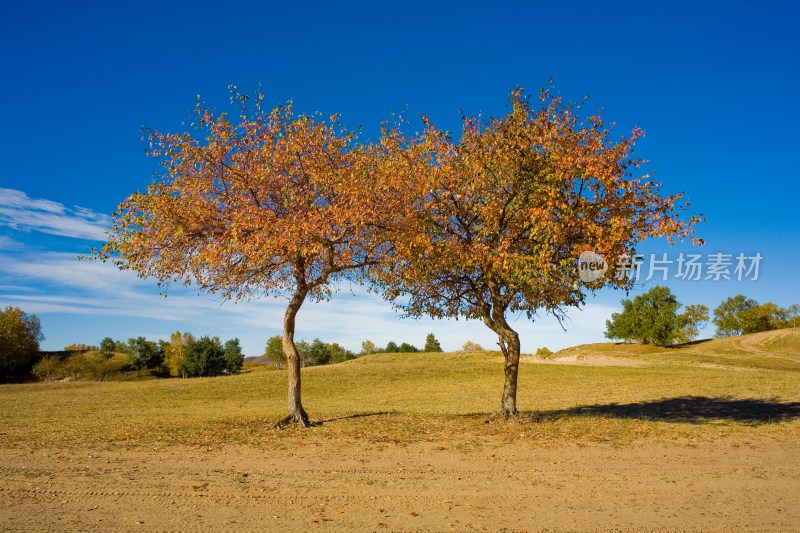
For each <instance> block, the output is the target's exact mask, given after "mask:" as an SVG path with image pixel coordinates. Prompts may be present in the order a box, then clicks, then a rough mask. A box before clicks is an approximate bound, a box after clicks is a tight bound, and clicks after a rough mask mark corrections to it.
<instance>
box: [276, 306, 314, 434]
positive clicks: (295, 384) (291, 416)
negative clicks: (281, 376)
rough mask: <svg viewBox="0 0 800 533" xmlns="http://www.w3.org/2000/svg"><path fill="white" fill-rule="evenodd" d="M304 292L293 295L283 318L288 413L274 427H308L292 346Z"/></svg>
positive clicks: (297, 361)
mask: <svg viewBox="0 0 800 533" xmlns="http://www.w3.org/2000/svg"><path fill="white" fill-rule="evenodd" d="M305 297H306V295H305V292H302V291H298V292H296V293H295V294H294V296H293V297H292V299H291V301H290V302H289V306H288V307H287V308H286V314H285V315H284V318H283V339H282V346H283V353H284V354H286V368H287V370H288V374H289V395H288V400H289V401H288V413H287V415H286V418H284V419H282V420H280V421H278V422H277V423H276V424H275V426H276V427H283V426H286V425H289V424H298V425H301V426H303V427H308V426H309V425H310V422H309V419H308V414H307V413H306V410H305V409H303V402H302V396H301V387H300V354H298V353H297V347H296V346H295V345H294V322H295V317H296V316H297V312H298V311H299V310H300V306H301V305H303V301H304V300H305Z"/></svg>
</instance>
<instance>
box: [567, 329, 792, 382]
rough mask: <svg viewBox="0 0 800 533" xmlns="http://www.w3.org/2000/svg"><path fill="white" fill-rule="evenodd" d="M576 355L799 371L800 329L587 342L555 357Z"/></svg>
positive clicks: (651, 361) (658, 362) (650, 361)
mask: <svg viewBox="0 0 800 533" xmlns="http://www.w3.org/2000/svg"><path fill="white" fill-rule="evenodd" d="M575 355H578V356H583V357H596V356H604V357H620V358H625V359H633V360H639V361H646V362H649V363H655V364H668V365H675V364H677V365H705V366H708V365H716V366H721V367H726V368H733V369H764V370H784V371H790V372H800V329H799V328H792V329H783V330H778V331H765V332H763V333H755V334H753V335H744V336H741V337H732V338H727V339H713V340H705V341H698V342H694V343H690V344H685V345H681V346H676V347H667V348H664V347H659V346H649V345H641V344H615V343H598V344H584V345H581V346H575V347H572V348H567V349H565V350H561V351H560V352H557V353H556V354H555V358H558V357H567V356H575Z"/></svg>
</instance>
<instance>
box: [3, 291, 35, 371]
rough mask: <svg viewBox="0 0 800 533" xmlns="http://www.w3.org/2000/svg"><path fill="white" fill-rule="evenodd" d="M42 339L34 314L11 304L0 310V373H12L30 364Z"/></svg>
mask: <svg viewBox="0 0 800 533" xmlns="http://www.w3.org/2000/svg"><path fill="white" fill-rule="evenodd" d="M43 339H44V335H42V325H41V323H40V322H39V317H37V316H36V315H30V314H28V313H26V312H25V311H23V310H22V309H20V308H19V307H11V306H7V307H6V308H5V309H4V310H3V311H0V373H2V374H6V373H12V372H14V371H15V370H17V369H19V368H22V367H26V366H28V365H30V364H31V363H32V362H33V360H34V358H35V357H36V354H37V352H38V351H39V342H40V341H42V340H43Z"/></svg>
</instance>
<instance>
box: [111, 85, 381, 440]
mask: <svg viewBox="0 0 800 533" xmlns="http://www.w3.org/2000/svg"><path fill="white" fill-rule="evenodd" d="M231 100H232V102H233V103H234V104H236V105H237V106H238V111H239V117H238V121H234V120H231V119H229V117H228V115H227V114H226V113H221V114H215V113H214V112H212V111H211V110H209V109H207V108H206V107H205V106H203V105H202V104H201V103H199V102H198V106H197V109H196V113H195V121H194V122H193V123H192V126H194V128H195V132H192V131H189V132H184V133H161V132H156V131H153V132H151V133H150V136H149V138H150V143H151V149H150V154H151V155H152V156H154V157H156V158H158V159H160V160H161V162H162V165H163V167H164V173H163V175H162V176H161V177H160V179H158V180H156V181H155V182H154V183H153V184H152V185H151V186H150V187H149V188H148V190H147V192H145V193H136V194H133V195H131V196H130V197H129V198H128V199H126V200H125V201H124V202H123V203H122V204H121V205H120V206H119V208H118V210H117V212H116V213H115V217H114V226H113V229H112V231H111V234H110V238H109V241H108V243H107V244H106V246H105V247H104V248H103V250H102V251H101V252H100V253H99V254H98V256H99V257H101V258H104V259H105V258H109V257H113V258H114V260H115V262H116V264H117V266H119V267H120V268H122V269H130V270H134V271H136V272H138V273H139V274H140V275H141V276H143V277H153V278H156V279H157V280H159V283H160V284H169V283H170V282H176V281H177V282H182V283H184V284H186V285H189V284H193V285H194V286H195V287H197V288H198V289H200V290H203V291H207V292H210V293H215V294H219V295H221V297H222V298H227V299H242V298H243V299H250V298H257V297H260V296H263V295H265V294H273V295H284V296H286V297H287V300H288V302H287V303H288V305H287V309H286V313H285V316H284V334H283V339H282V344H283V351H284V353H285V354H286V356H287V362H288V363H287V368H288V372H289V397H288V416H287V418H286V419H285V420H284V421H283V422H290V421H294V422H299V423H301V424H303V425H308V424H309V419H308V415H307V414H306V412H305V410H304V408H303V406H302V401H301V382H300V363H299V356H298V353H297V350H296V347H295V345H294V331H295V318H296V315H297V312H298V311H299V309H300V306H301V305H302V304H303V302H304V301H305V300H306V298H312V299H315V300H319V299H322V298H327V297H329V296H330V294H331V293H332V291H333V290H334V286H333V285H332V283H333V282H334V281H336V280H337V279H339V278H341V277H342V276H344V275H349V276H351V278H353V279H357V278H358V276H359V274H358V272H359V269H361V268H363V267H364V266H366V265H368V264H370V263H373V262H376V261H377V260H378V259H379V258H380V256H381V254H382V252H383V242H382V241H380V240H379V239H376V238H374V231H375V228H376V227H377V226H378V224H376V223H373V221H374V220H375V219H380V218H381V217H383V216H384V215H383V213H384V211H383V210H384V209H385V208H386V206H387V202H389V200H390V199H389V198H384V199H380V200H379V199H378V198H376V191H378V190H380V189H379V188H376V187H375V183H373V181H372V178H373V176H372V174H371V173H370V172H369V170H370V168H369V162H370V161H371V159H370V158H369V157H367V150H366V149H365V148H364V147H363V146H362V145H359V144H357V143H356V136H355V134H354V133H352V132H349V131H347V130H346V129H344V128H343V127H342V126H341V125H340V124H339V122H338V116H336V115H334V116H332V117H330V120H327V121H326V120H322V119H321V117H319V116H316V115H315V116H303V115H296V114H295V113H294V110H293V108H292V105H291V104H288V105H285V106H279V107H276V108H274V109H271V110H268V109H266V108H265V107H264V106H263V95H262V94H261V93H258V94H257V95H256V98H255V102H254V103H253V104H252V105H250V104H249V103H248V102H247V100H248V98H247V97H246V96H243V95H240V94H238V93H236V92H235V91H234V92H232V99H231Z"/></svg>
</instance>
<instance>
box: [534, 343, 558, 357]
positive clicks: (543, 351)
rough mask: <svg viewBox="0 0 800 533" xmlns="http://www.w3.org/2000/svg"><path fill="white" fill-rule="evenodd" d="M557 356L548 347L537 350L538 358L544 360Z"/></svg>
mask: <svg viewBox="0 0 800 533" xmlns="http://www.w3.org/2000/svg"><path fill="white" fill-rule="evenodd" d="M553 355H555V354H554V353H553V351H552V350H551V349H550V348H548V347H547V346H542V347H541V348H539V349H538V350H536V357H541V358H542V359H550V358H551V357H553Z"/></svg>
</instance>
